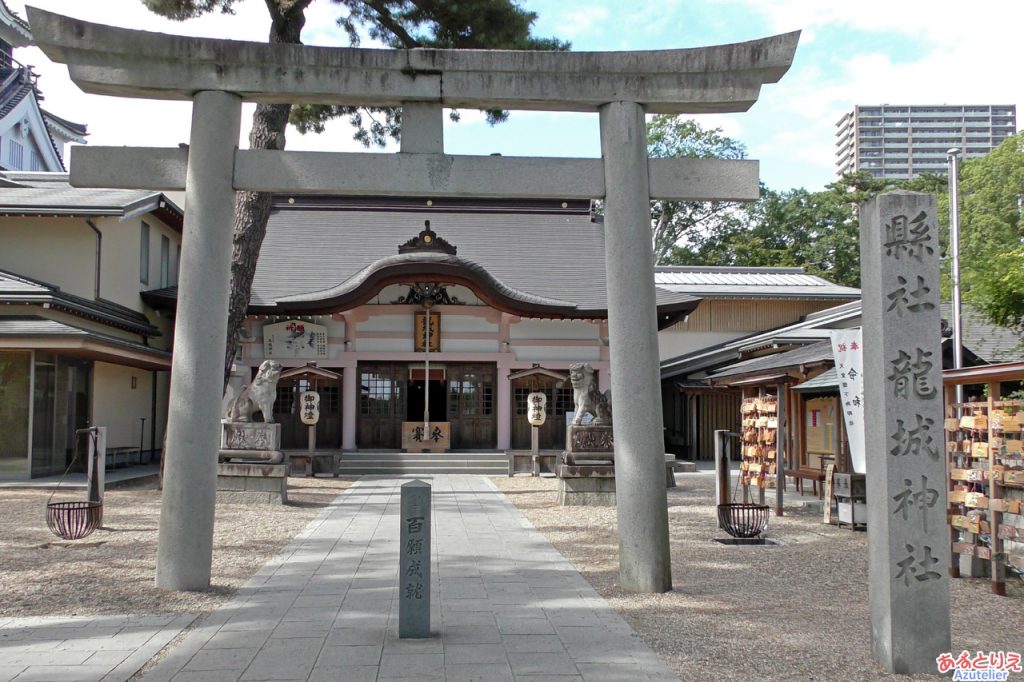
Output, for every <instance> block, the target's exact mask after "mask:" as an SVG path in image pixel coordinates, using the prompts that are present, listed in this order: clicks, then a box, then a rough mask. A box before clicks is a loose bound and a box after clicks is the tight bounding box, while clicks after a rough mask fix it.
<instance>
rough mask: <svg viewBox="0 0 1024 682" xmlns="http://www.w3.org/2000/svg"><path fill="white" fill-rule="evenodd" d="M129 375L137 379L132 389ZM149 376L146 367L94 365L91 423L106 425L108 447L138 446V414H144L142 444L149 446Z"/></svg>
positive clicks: (99, 363)
mask: <svg viewBox="0 0 1024 682" xmlns="http://www.w3.org/2000/svg"><path fill="white" fill-rule="evenodd" d="M132 377H135V378H136V382H137V383H136V387H135V388H134V389H132V387H131V382H132ZM151 377H152V373H151V372H150V371H149V370H143V369H136V368H134V367H124V366H123V365H112V364H109V363H106V362H96V363H95V364H94V365H93V388H92V423H93V425H94V426H106V427H107V447H108V448H122V447H138V446H139V429H140V428H141V421H140V418H141V417H145V418H146V427H145V428H146V438H145V444H146V446H147V447H148V446H149V420H150V417H151V413H150V407H151V405H152V402H151V401H152V393H151V388H150V386H151V384H150V379H151ZM158 437H162V433H161V434H158Z"/></svg>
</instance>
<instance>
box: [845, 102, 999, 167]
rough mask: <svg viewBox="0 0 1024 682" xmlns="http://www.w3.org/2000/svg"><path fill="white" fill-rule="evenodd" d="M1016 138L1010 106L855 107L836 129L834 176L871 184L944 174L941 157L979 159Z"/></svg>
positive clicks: (924, 105)
mask: <svg viewBox="0 0 1024 682" xmlns="http://www.w3.org/2000/svg"><path fill="white" fill-rule="evenodd" d="M1016 132H1017V107H1016V106H1015V105H1012V104H977V105H975V104H971V105H947V104H942V105H932V104H921V105H893V104H881V105H873V106H862V105H858V106H855V107H854V108H853V111H851V112H848V113H846V114H844V115H843V117H842V118H840V119H839V121H838V122H837V123H836V173H837V174H838V175H843V174H844V173H851V172H855V171H868V172H870V173H871V174H872V175H874V176H875V177H876V178H892V179H907V178H914V177H917V176H919V175H923V174H925V173H932V174H936V175H945V174H946V163H947V161H946V152H947V150H949V149H950V148H952V147H959V148H960V149H961V150H962V151H963V156H964V158H968V159H969V158H974V157H977V156H984V155H985V154H988V153H989V152H990V151H992V150H993V149H995V148H996V147H998V146H999V144H1001V143H1002V142H1003V140H1005V139H1006V138H1007V137H1009V136H1010V135H1013V134H1014V133H1016Z"/></svg>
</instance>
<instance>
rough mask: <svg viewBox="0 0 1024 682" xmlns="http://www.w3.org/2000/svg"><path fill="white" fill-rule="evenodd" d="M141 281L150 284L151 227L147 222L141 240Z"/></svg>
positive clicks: (143, 224)
mask: <svg viewBox="0 0 1024 682" xmlns="http://www.w3.org/2000/svg"><path fill="white" fill-rule="evenodd" d="M139 281H140V282H142V283H143V284H149V225H147V224H146V223H145V222H143V223H142V234H141V238H140V239H139Z"/></svg>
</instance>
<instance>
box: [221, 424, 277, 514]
mask: <svg viewBox="0 0 1024 682" xmlns="http://www.w3.org/2000/svg"><path fill="white" fill-rule="evenodd" d="M217 460H218V464H217V499H218V500H220V501H222V502H259V503H272V504H273V503H279V504H284V503H286V502H287V501H288V465H286V464H282V462H284V453H283V452H281V425H280V424H273V423H272V424H268V423H266V422H235V421H229V420H227V419H224V420H221V436H220V451H219V452H218V454H217Z"/></svg>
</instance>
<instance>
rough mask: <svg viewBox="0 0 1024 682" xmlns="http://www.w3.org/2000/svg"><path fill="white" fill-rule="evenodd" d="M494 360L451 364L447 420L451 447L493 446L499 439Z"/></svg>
mask: <svg viewBox="0 0 1024 682" xmlns="http://www.w3.org/2000/svg"><path fill="white" fill-rule="evenodd" d="M496 374H497V367H496V365H493V364H480V365H469V364H467V365H459V364H449V365H448V421H449V422H451V434H452V448H453V449H456V450H468V449H487V450H489V449H493V448H494V447H495V445H496V443H497V419H496V416H495V413H494V381H495V376H496Z"/></svg>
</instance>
